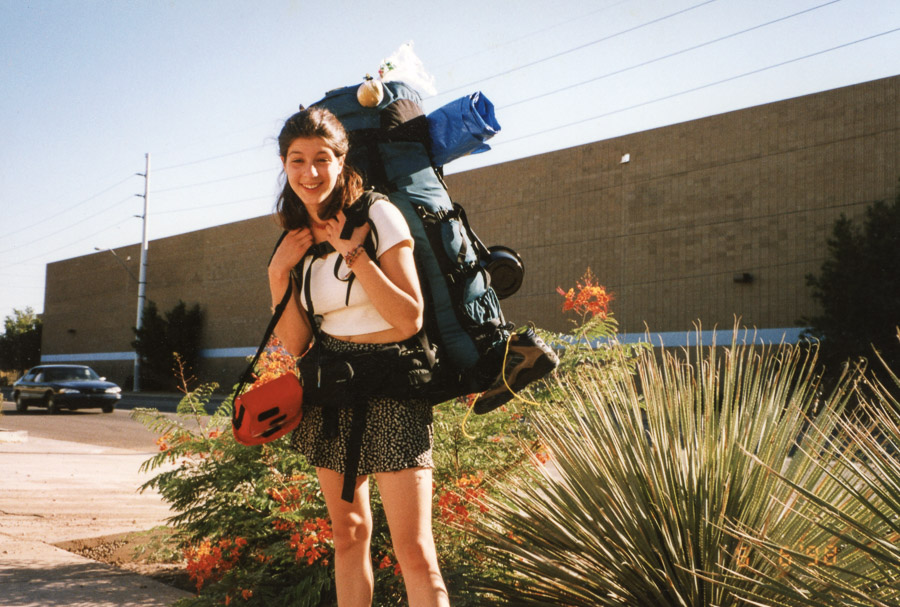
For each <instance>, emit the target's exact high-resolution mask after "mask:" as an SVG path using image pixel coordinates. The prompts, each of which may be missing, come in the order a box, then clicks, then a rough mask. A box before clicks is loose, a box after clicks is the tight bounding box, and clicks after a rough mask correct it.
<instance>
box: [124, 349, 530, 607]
mask: <svg viewBox="0 0 900 607" xmlns="http://www.w3.org/2000/svg"><path fill="white" fill-rule="evenodd" d="M291 366H292V361H291V360H290V357H288V356H287V355H286V354H284V353H283V352H282V351H279V350H277V349H272V350H270V351H269V352H267V353H266V354H264V355H263V357H262V358H261V362H260V365H259V366H258V372H259V375H260V376H261V377H264V378H266V377H268V378H271V377H274V376H276V375H278V374H280V373H282V372H284V371H285V370H289V369H290V367H291ZM215 388H216V386H215V385H207V386H201V387H200V388H198V389H197V390H194V391H190V392H187V393H186V395H185V397H184V398H183V399H182V401H181V403H180V404H179V406H178V411H177V413H176V415H175V416H171V415H168V414H164V413H160V412H158V411H155V410H148V409H142V410H136V411H135V413H134V417H135V418H136V419H138V420H139V421H141V422H142V423H144V424H145V425H146V426H147V427H148V428H149V429H151V430H152V431H154V432H156V433H158V434H159V435H160V439H159V441H158V442H159V444H160V453H159V454H157V455H156V456H155V457H153V458H152V459H150V460H148V461H147V462H145V463H144V466H143V469H144V470H145V471H148V470H152V471H157V472H158V473H157V474H156V476H154V477H153V478H152V479H151V480H150V481H148V482H147V483H146V484H145V485H144V487H143V489H150V488H153V489H156V490H158V491H159V492H160V494H161V496H162V497H163V499H164V500H166V501H167V502H169V503H170V504H171V506H172V509H173V510H174V511H175V512H176V514H175V515H174V516H173V517H172V518H171V519H170V521H169V522H170V524H171V525H172V526H173V527H175V528H176V529H177V531H178V535H179V538H180V542H181V546H182V550H183V552H184V555H185V565H186V567H187V569H188V572H189V573H190V575H191V579H193V580H194V582H195V583H196V584H197V589H198V594H197V596H196V597H189V598H186V599H183V600H182V601H180V602H179V605H180V606H181V607H201V606H204V607H205V606H207V605H219V604H224V603H227V602H231V601H235V600H238V599H240V601H241V604H246V605H267V606H269V605H272V606H277V605H285V606H287V605H291V606H295V605H307V606H320V605H321V606H326V605H333V604H334V601H335V595H334V579H333V545H332V542H331V536H330V523H329V521H328V516H327V511H326V508H325V503H324V499H323V497H322V495H321V493H320V491H319V488H318V482H317V480H316V477H315V471H314V470H313V469H311V468H310V467H309V466H308V465H307V464H306V462H305V460H304V458H303V457H302V456H300V455H298V454H297V453H296V452H295V451H293V450H292V449H291V448H290V446H289V444H288V439H287V437H285V438H282V439H279V440H276V441H273V442H271V443H268V444H265V445H261V446H257V447H246V446H243V445H240V444H239V443H237V442H236V441H235V440H234V437H233V435H232V433H231V431H230V423H231V402H230V399H229V400H226V401H225V402H223V403H222V405H220V406H219V408H218V409H217V410H216V411H215V412H214V413H213V414H212V415H211V416H209V417H208V418H207V417H206V416H205V410H206V406H207V405H208V403H209V397H210V395H211V394H212V392H213V391H214V390H215ZM468 404H470V403H467V402H464V401H460V402H448V403H444V404H443V405H440V406H439V407H437V408H436V409H435V450H434V453H435V464H436V469H435V472H434V485H435V509H434V520H435V542H436V544H437V547H438V553H439V556H440V558H441V566H442V570H443V573H444V576H445V579H446V582H447V585H448V588H449V591H450V593H451V598H452V600H453V604H454V605H473V606H474V605H483V604H484V602H485V600H486V599H485V597H484V596H482V595H481V594H479V593H478V592H477V591H475V590H473V586H474V585H475V583H474V582H477V581H479V580H480V579H482V578H483V577H485V576H491V575H505V572H506V567H493V568H490V567H488V566H487V564H485V566H481V565H478V564H479V563H480V562H482V561H484V558H483V554H484V547H483V546H482V545H481V540H480V539H479V538H478V537H477V536H474V535H473V534H472V531H471V529H472V527H473V526H474V524H475V521H477V520H478V519H479V518H480V517H482V516H484V507H485V504H486V503H487V497H488V496H489V495H491V494H493V493H495V492H496V491H497V488H498V487H499V486H500V485H502V484H503V483H504V482H505V479H507V478H508V477H509V475H510V474H512V473H513V472H514V471H515V470H517V469H518V468H521V467H528V466H531V465H532V463H531V462H530V460H528V459H527V456H526V454H525V453H524V452H523V451H522V450H521V449H520V448H519V445H520V443H524V444H531V446H532V447H534V448H537V445H535V444H533V439H532V436H533V434H532V433H531V430H530V426H529V425H528V424H527V423H526V421H525V419H524V417H523V416H522V414H519V413H516V412H515V411H514V410H512V408H510V409H509V410H505V411H500V412H497V413H494V414H492V415H485V416H479V417H475V418H471V419H467V418H468V406H467V405H468ZM470 437H471V438H470ZM529 441H532V442H531V443H529ZM372 502H373V519H374V531H373V538H372V558H373V568H374V571H375V576H376V595H375V604H378V605H402V604H404V603H405V591H404V588H403V583H402V573H401V572H400V571H399V568H398V567H397V564H396V558H395V557H394V555H393V551H392V549H391V543H390V534H389V531H388V527H387V522H386V519H385V517H384V514H383V510H382V508H381V500H380V496H379V494H378V491H377V487H376V486H375V483H373V491H372ZM476 565H478V566H476Z"/></svg>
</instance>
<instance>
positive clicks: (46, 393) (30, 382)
mask: <svg viewBox="0 0 900 607" xmlns="http://www.w3.org/2000/svg"><path fill="white" fill-rule="evenodd" d="M12 396H13V400H14V401H16V411H27V410H28V407H29V405H37V406H40V407H46V408H47V409H49V410H50V413H59V411H60V410H61V409H64V408H65V409H90V408H94V407H100V408H101V409H103V412H104V413H112V411H113V409H115V408H116V401H118V400H119V399H120V398H122V389H121V388H120V387H119V386H117V385H116V384H114V383H112V382H110V381H106V378H105V377H100V376H99V375H97V372H96V371H94V370H93V369H91V368H90V367H85V366H84V365H41V366H39V367H35V368H33V369H31V370H30V371H28V372H27V373H26V374H25V375H23V376H22V377H21V378H20V379H19V380H18V381H16V382H15V383H14V384H13V390H12Z"/></svg>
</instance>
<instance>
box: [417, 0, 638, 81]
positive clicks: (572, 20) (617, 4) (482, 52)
mask: <svg viewBox="0 0 900 607" xmlns="http://www.w3.org/2000/svg"><path fill="white" fill-rule="evenodd" d="M628 1H629V0H619V1H618V2H616V3H614V4H610V5H609V6H604V7H603V8H598V9H596V10H592V11H588V12H586V13H582V14H580V15H578V16H577V17H572V18H571V19H566V20H565V21H560V22H558V23H555V24H553V25H550V26H548V27H544V28H541V29H538V30H534V31H531V32H528V33H527V34H524V35H522V36H519V37H518V38H513V39H511V40H507V41H506V42H501V43H500V44H496V45H494V46H492V47H490V48H487V49H482V50H480V51H476V52H474V53H469V54H468V55H463V56H462V57H457V58H455V59H451V60H450V61H446V62H444V63H442V64H440V65H437V66H435V67H434V69H435V70H440V69H442V68H445V67H447V66H448V65H453V64H455V63H459V62H460V61H465V60H466V59H471V58H472V57H477V56H478V55H483V54H484V53H488V52H496V51H497V49H500V48H503V47H504V46H508V45H510V44H513V43H516V42H519V41H521V40H525V39H527V38H531V37H533V36H536V35H538V34H543V33H544V32H549V31H550V30H553V29H556V28H558V27H562V26H564V25H568V24H569V23H572V22H574V21H582V20H583V19H585V18H586V17H590V16H591V15H596V14H597V13H602V12H605V11H608V10H609V9H611V8H613V7H616V6H619V5H620V4H625V3H626V2H628ZM441 94H443V93H441Z"/></svg>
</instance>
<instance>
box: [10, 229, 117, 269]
mask: <svg viewBox="0 0 900 607" xmlns="http://www.w3.org/2000/svg"><path fill="white" fill-rule="evenodd" d="M132 219H134V218H133V217H127V218H125V219H123V220H121V221H119V222H118V223H114V224H112V225H109V226H106V227H105V228H103V229H101V230H97V231H96V232H91V233H90V234H88V235H87V236H85V237H84V238H79V239H78V240H75V241H72V242H69V243H66V244H64V245H62V246H60V247H57V248H55V249H53V250H51V251H44V252H43V253H40V254H38V255H35V256H33V257H29V258H27V259H20V260H18V261H17V262H16V263H14V264H7V265H5V266H0V270H2V269H3V268H11V267H14V266H19V265H23V264H26V263H28V262H29V261H34V260H36V259H42V258H44V257H47V256H48V255H52V254H53V253H56V252H57V251H62V250H64V249H68V248H69V247H71V246H72V245H76V244H79V243H81V242H84V241H85V240H89V239H91V238H94V237H95V236H98V235H100V234H102V233H103V232H107V231H109V230H111V229H113V228H117V227H119V226H120V225H122V224H123V223H126V222H128V221H131V220H132Z"/></svg>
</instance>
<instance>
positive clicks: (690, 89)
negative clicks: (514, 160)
mask: <svg viewBox="0 0 900 607" xmlns="http://www.w3.org/2000/svg"><path fill="white" fill-rule="evenodd" d="M897 31H900V27H896V28H894V29H891V30H887V31H885V32H881V33H878V34H873V35H871V36H866V37H865V38H860V39H858V40H853V41H852V42H846V43H844V44H839V45H837V46H833V47H831V48H827V49H824V50H821V51H816V52H814V53H809V54H808V55H803V56H802V57H795V58H794V59H788V60H786V61H782V62H780V63H775V64H773V65H769V66H766V67H762V68H759V69H755V70H751V71H749V72H744V73H742V74H738V75H736V76H729V77H728V78H723V79H721V80H716V81H715V82H709V83H707V84H703V85H700V86H695V87H693V88H689V89H685V90H683V91H679V92H677V93H671V94H669V95H663V96H662V97H657V98H655V99H650V100H648V101H642V102H641V103H635V104H634V105H629V106H627V107H623V108H619V109H617V110H611V111H609V112H604V113H603V114H597V115H596V116H590V117H588V118H582V119H581V120H575V121H573V122H567V123H566V124H562V125H559V126H555V127H552V128H549V129H544V130H541V131H537V132H534V133H529V134H527V135H521V136H520V137H515V138H513V139H507V140H504V141H498V142H497V143H495V144H492V145H493V146H494V147H497V146H501V145H506V144H508V143H512V142H514V141H520V140H522V139H528V138H530V137H536V136H538V135H544V134H546V133H552V132H554V131H559V130H561V129H565V128H568V127H571V126H576V125H579V124H583V123H585V122H590V121H592V120H599V119H600V118H606V117H609V116H613V115H615V114H620V113H622V112H627V111H629V110H634V109H637V108H639V107H644V106H645V105H651V104H653V103H658V102H660V101H666V100H669V99H673V98H675V97H680V96H681V95H687V94H688V93H695V92H697V91H701V90H703V89H707V88H710V87H713V86H718V85H720V84H724V83H726V82H731V81H732V80H738V79H739V78H745V77H747V76H752V75H754V74H759V73H762V72H765V71H768V70H771V69H774V68H777V67H783V66H785V65H788V64H791V63H796V62H798V61H803V60H805V59H809V58H811V57H816V56H818V55H824V54H826V53H830V52H832V51H836V50H840V49H842V48H847V47H849V46H853V45H854V44H859V43H861V42H868V41H869V40H874V39H875V38H879V37H881V36H887V35H889V34H893V33H895V32H897Z"/></svg>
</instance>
